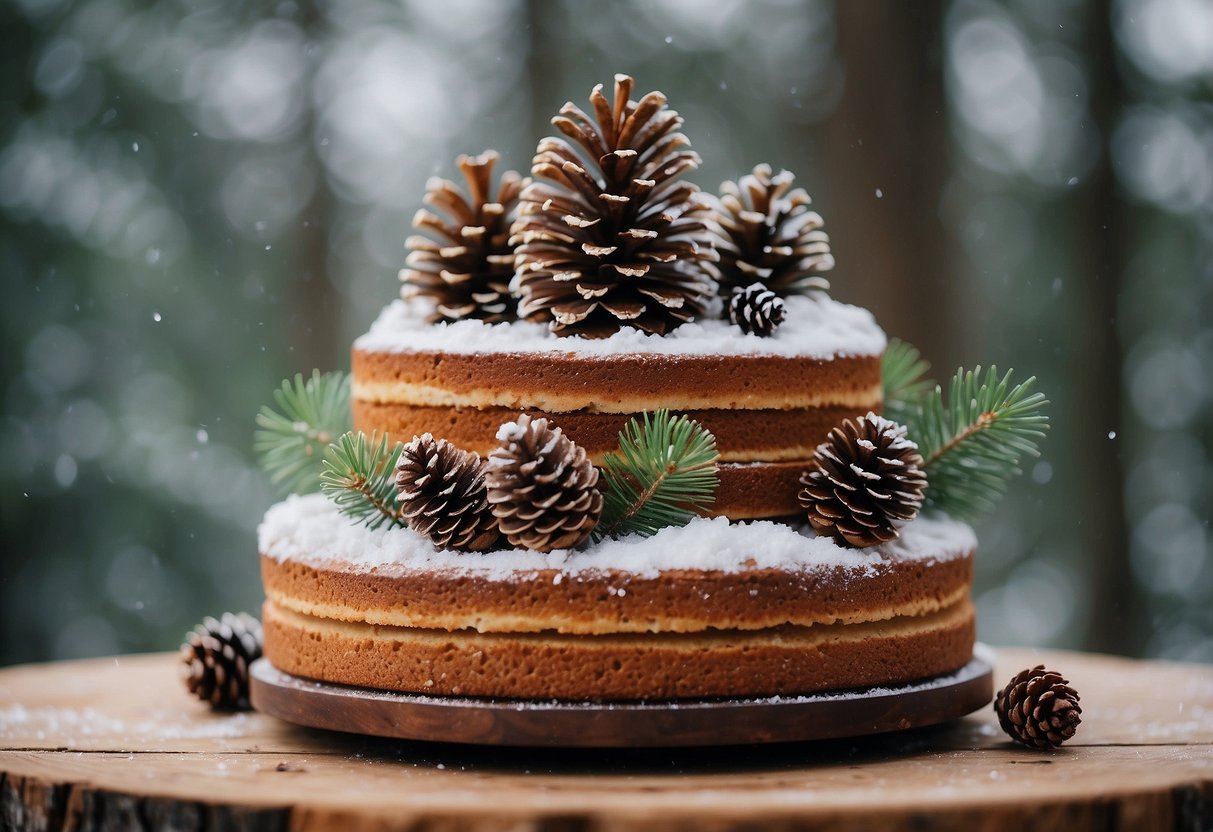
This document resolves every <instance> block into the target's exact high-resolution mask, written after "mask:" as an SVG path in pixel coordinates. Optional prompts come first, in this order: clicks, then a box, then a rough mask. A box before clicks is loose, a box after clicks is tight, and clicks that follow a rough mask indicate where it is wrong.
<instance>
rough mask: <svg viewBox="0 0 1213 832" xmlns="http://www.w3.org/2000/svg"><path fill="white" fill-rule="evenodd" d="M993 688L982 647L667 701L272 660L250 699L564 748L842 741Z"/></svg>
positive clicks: (906, 722) (391, 730)
mask: <svg viewBox="0 0 1213 832" xmlns="http://www.w3.org/2000/svg"><path fill="white" fill-rule="evenodd" d="M993 695H994V682H993V667H992V659H991V657H990V652H989V650H988V648H984V647H982V646H981V645H978V650H977V651H976V653H975V655H974V656H973V659H972V660H971V661H970V662H969V663H968V664H967V665H966V666H965V667H963V668H961V669H960V670H959V671H957V672H956V673H951V674H948V675H946V676H941V677H939V678H936V679H930V680H927V681H923V682H919V683H916V684H907V685H899V686H896V687H881V688H871V689H867V690H856V691H846V692H841V693H827V694H818V695H811V696H793V697H781V696H767V697H758V698H752V699H726V700H702V701H686V700H679V701H671V702H638V703H621V702H605V703H601V702H600V703H595V702H560V701H549V702H532V701H519V700H509V699H478V698H472V697H455V696H425V695H419V694H405V693H393V692H390V691H381V690H370V689H367V688H356V687H348V686H345V685H337V684H329V683H325V682H316V681H312V680H308V679H300V678H297V677H295V676H291V675H289V674H287V673H283V672H282V671H281V670H278V669H277V668H275V667H274V666H273V665H271V664H270V663H269V662H268V661H266V660H265V659H260V660H258V661H257V662H256V663H255V664H254V665H253V667H252V700H253V706H254V707H256V709H257V710H259V711H261V712H262V713H266V714H269V715H270V716H276V717H278V718H279V719H285V720H286V721H287V722H293V723H295V724H297V725H306V726H308V727H309V728H327V729H329V730H334V731H348V732H352V733H358V734H370V735H372V736H379V737H395V738H398V739H408V740H429V741H436V742H458V743H473V744H477V745H510V746H548V747H558V748H655V747H674V746H702V745H747V744H753V743H770V742H801V741H805V740H822V739H835V738H838V737H854V736H861V735H865V734H879V733H885V732H888V731H902V730H906V729H909V728H921V727H924V726H927V725H936V724H938V723H940V722H946V721H948V720H950V719H957V718H959V717H962V716H964V715H965V714H968V713H972V712H973V711H975V710H977V709H978V708H980V707H982V706H983V705H985V704H986V703H988V702H989V701H990V699H991V698H992V697H993Z"/></svg>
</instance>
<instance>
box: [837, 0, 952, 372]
mask: <svg viewBox="0 0 1213 832" xmlns="http://www.w3.org/2000/svg"><path fill="white" fill-rule="evenodd" d="M836 14H837V21H838V23H837V25H838V46H837V49H838V56H839V60H840V61H841V62H842V65H843V71H844V73H845V78H846V80H845V90H844V92H843V96H842V100H841V101H840V102H839V106H838V109H837V110H836V111H835V113H834V114H833V115H832V116H831V117H830V118H829V120H828V121H827V122H826V124H825V126H824V142H823V145H822V148H823V154H822V156H823V160H824V163H825V165H824V181H825V183H826V186H827V188H828V191H829V193H828V201H823V202H824V204H823V207H822V210H823V212H824V214H825V216H826V230H827V231H828V232H829V234H830V239H831V241H832V243H833V248H834V251H835V256H836V258H837V261H838V266H837V267H836V269H835V274H836V275H837V276H836V277H832V280H831V282H832V283H833V286H834V288H833V292H832V294H834V295H835V296H836V297H838V298H840V299H841V300H845V301H848V302H852V303H857V304H859V305H861V306H866V307H868V308H870V309H872V310H874V311H875V312H876V314H877V317H878V319H879V320H880V322H881V325H882V326H883V327H884V328H885V329H886V331H888V332H889V333H890V334H891V335H896V336H898V337H900V338H903V339H904V340H907V341H909V342H911V343H913V344H914V345H915V346H917V347H918V348H919V349H920V350H922V352H923V354H924V355H925V356H926V357H927V358H928V359H929V360H930V361H931V362H932V364H935V365H936V366H940V367H949V366H955V365H956V364H957V363H958V362H959V355H958V353H959V350H958V345H957V341H958V339H957V338H956V335H955V333H956V332H957V325H958V322H959V321H960V320H961V315H960V314H958V313H959V312H960V310H958V309H957V306H958V304H957V302H956V300H955V298H956V291H955V287H954V286H953V282H952V280H951V277H950V267H949V256H948V245H949V237H948V234H947V233H946V231H945V229H944V226H943V222H942V220H941V219H940V195H941V192H942V189H943V184H944V176H945V172H946V170H947V157H948V127H947V121H946V109H945V101H944V91H943V73H942V69H941V57H940V51H941V49H942V46H941V40H942V37H943V24H942V19H943V13H942V8H941V6H940V4H939V3H892V4H880V5H879V6H876V5H875V4H871V3H854V2H848V3H839V4H838V5H837V11H836Z"/></svg>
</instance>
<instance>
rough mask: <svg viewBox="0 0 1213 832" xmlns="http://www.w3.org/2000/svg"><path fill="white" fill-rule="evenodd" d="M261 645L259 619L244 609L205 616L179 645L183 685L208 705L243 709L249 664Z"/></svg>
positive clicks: (247, 694)
mask: <svg viewBox="0 0 1213 832" xmlns="http://www.w3.org/2000/svg"><path fill="white" fill-rule="evenodd" d="M261 645H262V636H261V622H260V621H258V620H257V619H255V618H253V617H252V616H251V615H249V614H248V613H243V612H242V613H238V614H232V613H230V612H225V613H224V614H223V616H222V617H221V618H220V619H219V620H215V619H214V618H211V617H210V616H207V617H206V618H204V619H203V620H202V623H201V624H199V625H198V626H197V627H195V628H194V629H193V630H191V631H190V632H189V633H187V634H186V637H185V643H184V644H182V645H181V664H182V668H181V673H182V677H183V678H184V680H185V686H186V688H187V689H188V690H189V692H190V693H192V694H194V695H195V696H197V697H198V698H199V699H201V700H203V701H204V702H209V703H210V705H211V707H212V708H216V709H219V710H245V709H247V708H248V707H249V665H251V664H252V663H253V662H255V661H256V660H257V659H259V658H261Z"/></svg>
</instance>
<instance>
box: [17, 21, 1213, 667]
mask: <svg viewBox="0 0 1213 832" xmlns="http://www.w3.org/2000/svg"><path fill="white" fill-rule="evenodd" d="M615 72H628V73H630V74H633V75H634V76H635V77H636V79H637V88H638V90H639V91H641V92H645V91H648V90H651V89H661V90H663V91H665V92H666V93H667V94H668V95H669V98H670V101H671V104H672V106H674V107H675V108H676V109H678V110H679V111H680V112H681V113H682V114H683V115H684V116H685V118H686V125H685V132H686V134H687V135H688V136H689V137H690V139H691V141H692V143H693V145H694V147H695V149H696V150H698V151H699V153H700V154H701V155H702V157H703V159H704V165H703V167H702V169H701V170H700V171H699V172H698V174H696V175H695V176H693V177H692V179H693V180H694V181H696V182H698V183H699V184H700V185H701V186H703V187H705V188H708V189H711V190H715V189H716V187H717V185H718V184H719V183H720V182H721V181H722V180H724V179H726V178H730V179H731V178H735V177H736V176H738V175H740V174H742V173H745V172H748V171H749V170H750V168H751V167H752V166H753V165H754V164H755V163H756V162H760V161H768V162H770V163H771V164H772V165H773V166H774V167H775V168H776V169H778V168H780V167H785V168H788V169H789V170H792V171H794V172H795V173H796V174H797V178H798V183H799V184H802V185H804V186H805V187H806V188H807V189H808V190H809V192H810V193H811V194H812V195H813V197H814V202H815V207H816V208H817V209H818V210H819V211H820V212H821V213H822V214H823V215H824V217H825V220H826V228H827V230H828V231H829V233H830V236H831V238H832V240H833V243H834V249H835V253H836V256H837V261H838V267H837V268H836V269H835V271H834V272H833V273H832V274H831V276H830V277H831V281H832V283H833V285H834V290H833V294H834V295H835V296H836V297H838V298H840V299H842V300H845V301H849V302H854V303H860V304H863V305H866V306H868V307H870V308H872V309H873V310H874V311H875V313H876V315H877V317H878V319H879V320H880V321H881V322H882V324H883V325H884V326H885V328H886V330H887V331H888V332H889V333H890V334H893V335H896V336H899V337H901V338H903V339H906V340H908V341H910V342H912V343H914V344H916V345H917V346H919V347H920V348H921V349H922V351H923V352H924V354H925V355H926V357H927V358H929V359H930V360H931V362H932V364H933V365H934V368H935V372H936V377H937V378H946V377H947V376H948V375H950V373H951V372H952V370H953V369H954V368H955V367H956V366H958V365H962V364H963V365H965V366H972V365H974V364H978V363H989V362H994V363H996V364H998V365H999V366H1000V367H1008V366H1014V367H1016V368H1017V370H1018V371H1019V373H1020V375H1021V376H1026V375H1028V374H1035V375H1037V376H1038V377H1039V379H1040V385H1039V386H1040V389H1042V390H1043V391H1045V392H1046V393H1047V394H1048V395H1049V397H1050V398H1051V400H1052V402H1053V404H1052V407H1051V414H1052V417H1053V422H1054V429H1053V431H1052V432H1051V434H1050V435H1049V437H1048V439H1047V440H1046V443H1045V448H1044V451H1045V455H1044V457H1043V458H1042V459H1041V460H1039V461H1030V462H1029V464H1028V466H1027V468H1026V471H1025V476H1024V477H1022V478H1021V479H1020V480H1019V481H1017V482H1016V484H1015V486H1014V489H1013V491H1012V493H1011V494H1010V495H1009V496H1008V498H1007V499H1006V500H1005V501H1004V502H1003V504H1002V508H1001V511H1000V512H999V514H998V516H997V517H994V518H991V519H990V520H989V521H988V522H985V523H984V524H982V526H981V527H980V528H979V530H978V531H979V534H980V536H981V541H982V543H981V550H980V557H979V575H978V585H977V589H976V594H977V598H978V605H979V610H980V619H979V620H980V636H981V638H982V639H983V640H986V641H989V642H992V643H995V644H1002V643H1015V644H1028V645H1054V646H1064V647H1076V648H1087V649H1097V650H1104V651H1111V652H1117V653H1125V654H1130V655H1148V656H1163V657H1171V658H1177V659H1189V660H1198V661H1213V536H1211V531H1210V526H1209V517H1210V514H1211V513H1213V512H1211V510H1210V509H1211V508H1213V475H1211V472H1210V471H1211V469H1210V458H1211V456H1213V429H1211V426H1213V372H1211V371H1210V367H1213V316H1211V315H1210V305H1211V303H1213V2H1211V0H1123V2H1112V3H1107V2H1076V1H1075V0H1068V1H1063V2H1057V0H1016V1H1015V2H1005V3H995V2H990V1H989V0H953V2H938V3H936V2H922V3H900V2H885V3H878V2H845V3H844V2H837V3H828V2H797V1H796V0H744V1H743V0H713V2H696V0H651V1H650V0H631V1H630V2H628V1H626V0H625V1H623V2H616V3H589V2H576V0H563V2H561V1H560V0H534V1H533V2H522V0H515V1H514V2H502V0H444V2H441V3H438V2H423V0H415V1H414V2H404V1H403V0H402V2H398V3H389V2H377V1H376V0H328V1H327V2H326V1H325V0H282V2H278V3H266V2H257V3H254V2H237V0H161V2H134V1H133V0H92V1H91V2H70V0H6V2H3V3H0V275H2V279H3V295H2V299H0V321H2V327H3V331H2V334H0V396H2V398H3V408H2V412H3V416H2V419H3V425H2V428H0V530H2V532H0V533H2V535H3V538H2V543H3V552H2V555H0V557H2V564H0V605H2V609H0V664H6V663H13V662H22V661H33V660H48V659H60V658H70V657H77V656H89V655H99V654H107V653H113V652H118V651H140V650H159V649H171V648H174V647H175V646H176V645H177V644H178V643H179V641H180V639H181V636H182V634H183V633H184V631H185V630H186V629H187V628H189V627H190V626H192V625H193V624H194V623H195V622H196V621H197V620H198V619H199V618H200V617H201V616H203V615H204V614H213V613H218V612H220V611H222V610H225V609H240V608H243V609H250V610H255V609H256V608H257V605H258V604H259V601H260V597H261V592H260V584H259V579H258V574H257V558H256V551H255V538H254V529H255V527H256V524H257V522H258V519H259V518H260V516H261V514H262V512H263V511H264V510H265V509H266V508H267V507H268V506H269V505H270V503H271V502H272V501H273V499H274V495H273V494H272V492H271V490H270V488H269V487H268V485H267V483H266V482H265V481H264V479H263V477H262V476H261V475H260V474H259V472H258V470H257V468H256V467H255V464H254V462H253V459H252V455H251V451H250V445H251V438H252V431H253V415H254V413H255V412H256V410H257V408H258V407H259V406H260V405H261V404H262V403H264V402H266V401H268V399H269V394H270V391H271V390H272V389H273V388H274V387H275V386H276V385H277V384H278V382H279V381H280V379H282V378H283V377H285V376H287V375H290V374H293V373H295V372H297V371H305V372H306V371H309V370H310V369H311V368H312V367H320V368H323V369H339V368H341V369H343V368H347V367H348V347H349V343H350V341H351V340H352V339H353V338H354V337H355V336H356V335H357V334H359V333H360V332H361V331H363V330H364V329H365V328H366V326H367V325H368V324H369V323H370V321H371V320H372V319H373V317H374V315H375V313H376V311H377V310H378V309H379V307H380V306H382V305H383V304H385V303H387V302H388V301H389V300H391V299H392V298H393V297H395V296H396V293H397V290H398V288H397V287H398V284H397V280H396V271H397V269H398V268H399V267H400V266H401V265H402V263H403V259H404V248H403V241H404V239H405V237H406V236H407V234H408V233H409V221H410V219H411V217H412V215H413V213H414V211H415V210H416V209H417V208H418V207H419V206H420V199H421V194H422V191H423V186H424V183H425V180H426V178H427V177H429V176H431V175H433V174H441V175H444V176H448V177H451V176H454V175H455V170H454V164H453V160H454V158H455V156H456V155H457V154H459V153H475V152H479V151H481V150H483V149H485V148H486V147H494V148H496V149H498V150H499V151H501V153H502V155H503V157H504V161H505V163H506V164H507V165H508V166H510V167H515V168H525V167H526V166H528V165H529V162H530V158H531V154H532V151H533V148H534V145H535V143H536V141H537V140H538V139H539V138H540V137H541V136H544V135H547V134H548V133H549V132H550V128H549V126H548V119H549V118H550V116H551V115H553V114H554V113H555V112H556V110H557V109H558V108H559V107H560V105H561V104H563V103H564V102H565V101H566V100H569V99H573V100H575V101H577V102H579V103H584V101H585V98H586V96H587V95H588V93H589V91H590V88H591V87H592V85H593V84H595V83H597V82H604V83H607V84H608V85H609V83H610V79H611V77H612V74H613V73H615Z"/></svg>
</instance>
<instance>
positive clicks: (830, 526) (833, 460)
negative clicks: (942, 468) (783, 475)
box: [800, 413, 927, 549]
mask: <svg viewBox="0 0 1213 832" xmlns="http://www.w3.org/2000/svg"><path fill="white" fill-rule="evenodd" d="M813 463H814V464H813V467H811V468H810V469H809V470H808V471H806V472H805V473H804V474H803V475H802V476H801V478H800V484H801V485H803V486H804V488H803V489H802V490H801V491H800V504H801V505H802V506H803V507H804V508H805V509H806V510H807V511H808V513H809V524H810V525H811V526H812V527H813V530H814V531H815V532H817V533H818V534H820V535H828V536H830V537H833V538H834V540H835V541H836V542H838V543H840V544H843V545H846V546H853V547H855V548H857V549H862V548H864V547H867V546H875V545H876V544H877V543H884V542H885V541H888V540H893V539H894V538H896V537H897V536H898V531H897V527H898V526H900V525H901V524H902V523H903V522H906V521H909V520H913V519H914V517H915V516H917V514H918V509H919V508H921V507H922V497H923V492H924V491H925V490H926V487H927V476H926V474H925V473H924V472H923V470H922V467H923V461H922V456H920V455H919V453H918V446H917V445H915V444H914V443H913V442H911V441H910V440H909V439H907V438H906V429H905V428H904V427H902V426H901V425H899V424H897V423H896V422H891V421H889V420H888V419H885V418H883V417H881V416H877V415H876V414H875V413H869V414H867V415H866V416H860V417H859V418H858V419H856V420H854V421H852V420H850V419H847V420H846V421H844V422H843V423H842V424H841V425H839V426H838V427H836V428H834V429H833V430H831V431H830V435H829V438H827V439H826V441H825V442H823V443H822V444H820V445H818V446H817V452H816V453H815V454H814V456H813Z"/></svg>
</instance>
